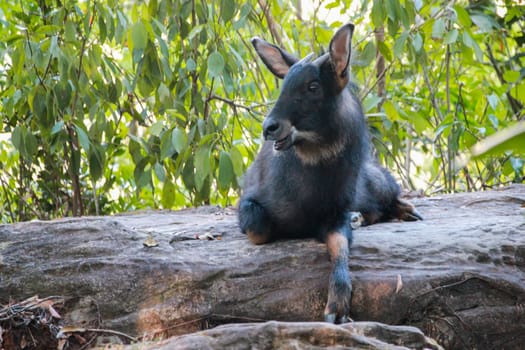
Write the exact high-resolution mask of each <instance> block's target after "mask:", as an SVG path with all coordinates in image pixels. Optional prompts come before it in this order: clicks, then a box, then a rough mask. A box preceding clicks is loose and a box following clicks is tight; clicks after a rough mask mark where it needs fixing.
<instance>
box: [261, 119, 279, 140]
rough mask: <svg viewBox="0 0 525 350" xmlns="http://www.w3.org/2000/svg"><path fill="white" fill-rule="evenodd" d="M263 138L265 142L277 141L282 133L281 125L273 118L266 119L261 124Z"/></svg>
mask: <svg viewBox="0 0 525 350" xmlns="http://www.w3.org/2000/svg"><path fill="white" fill-rule="evenodd" d="M262 126H263V136H264V139H265V140H269V141H275V140H278V139H279V137H280V134H281V132H282V129H283V127H282V125H281V123H279V122H278V121H277V120H275V119H273V118H266V119H265V120H264V122H263V125H262Z"/></svg>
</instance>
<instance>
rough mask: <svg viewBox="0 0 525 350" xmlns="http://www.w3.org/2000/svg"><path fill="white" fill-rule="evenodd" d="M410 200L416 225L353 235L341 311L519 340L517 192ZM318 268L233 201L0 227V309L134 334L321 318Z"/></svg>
mask: <svg viewBox="0 0 525 350" xmlns="http://www.w3.org/2000/svg"><path fill="white" fill-rule="evenodd" d="M413 202H414V203H415V204H416V206H417V209H418V211H419V212H420V213H421V214H422V215H423V216H424V217H425V220H424V221H420V222H391V223H383V224H377V225H373V226H369V227H362V228H359V229H358V230H356V231H355V239H354V245H353V247H352V249H351V260H350V269H351V272H352V275H353V278H354V283H353V286H354V292H353V299H352V311H351V316H352V317H353V319H354V320H356V321H362V320H366V321H378V322H382V323H386V324H391V325H412V326H416V327H419V328H420V329H422V330H423V332H424V333H425V334H426V335H427V336H430V337H432V338H434V339H436V340H437V341H438V342H439V343H440V344H442V345H443V346H444V347H446V348H451V349H463V348H480V349H481V348H506V349H518V348H520V347H521V346H522V344H524V343H525V311H524V310H525V307H524V305H525V263H524V261H525V253H524V252H525V234H524V233H525V216H524V210H525V209H524V208H523V205H524V203H525V186H523V185H515V186H511V187H508V188H505V189H502V190H499V191H487V192H478V193H463V194H454V195H443V196H439V197H429V198H416V199H414V200H413ZM206 235H207V236H211V237H220V238H221V239H213V240H208V239H206ZM148 237H149V238H150V239H149V240H148V242H150V241H151V240H153V242H155V243H157V244H158V245H156V246H151V247H147V246H145V245H144V244H143V243H144V242H145V241H146V240H147V239H148ZM196 237H200V238H201V239H196ZM150 245H151V244H150ZM329 271H330V263H329V261H328V254H327V252H326V248H325V247H324V245H323V244H320V243H319V242H316V241H315V240H289V241H278V242H274V243H271V244H267V245H262V246H254V245H251V244H250V243H249V242H248V241H247V239H246V238H245V237H244V236H243V235H242V234H241V233H240V232H239V230H238V227H237V223H236V213H235V210H233V209H219V208H212V207H203V208H197V209H190V210H182V211H177V212H172V211H151V212H138V213H132V214H128V215H117V216H110V217H84V218H66V219H62V220H54V221H49V222H40V221H33V222H26V223H18V224H13V225H2V226H0V303H4V304H6V303H7V302H8V301H10V300H15V301H19V300H23V299H25V298H27V297H30V296H33V295H36V294H38V295H39V296H40V297H46V296H50V295H61V296H64V297H65V298H66V300H67V301H66V304H65V306H64V308H63V310H60V312H61V313H62V316H63V322H64V324H65V325H71V326H78V327H93V328H107V329H114V330H119V331H122V332H125V333H128V334H130V335H136V336H142V335H144V334H156V335H164V336H172V335H180V334H187V333H190V332H195V331H199V330H203V329H207V328H210V327H213V326H217V325H221V324H225V323H232V322H235V323H239V322H241V323H245V322H253V321H269V320H278V321H294V322H295V321H302V322H304V321H319V320H322V318H323V308H324V304H325V301H326V293H327V285H328V273H329Z"/></svg>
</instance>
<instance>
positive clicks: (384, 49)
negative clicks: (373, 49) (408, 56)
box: [377, 41, 392, 62]
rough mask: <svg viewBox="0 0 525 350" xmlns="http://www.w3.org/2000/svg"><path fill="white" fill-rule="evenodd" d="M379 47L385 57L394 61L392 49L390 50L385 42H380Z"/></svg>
mask: <svg viewBox="0 0 525 350" xmlns="http://www.w3.org/2000/svg"><path fill="white" fill-rule="evenodd" d="M377 44H378V48H379V52H381V54H382V55H383V57H385V59H386V60H387V61H389V62H392V51H390V48H389V47H388V46H387V45H386V44H385V43H384V42H381V41H380V42H378V43H377Z"/></svg>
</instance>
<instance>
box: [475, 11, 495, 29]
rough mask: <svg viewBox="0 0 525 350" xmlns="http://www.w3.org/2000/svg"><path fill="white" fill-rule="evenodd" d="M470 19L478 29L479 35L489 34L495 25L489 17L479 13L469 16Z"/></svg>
mask: <svg viewBox="0 0 525 350" xmlns="http://www.w3.org/2000/svg"><path fill="white" fill-rule="evenodd" d="M470 19H471V20H472V22H474V24H475V25H476V26H477V27H478V28H479V33H489V32H491V31H492V28H493V26H496V25H497V24H496V23H495V22H493V21H492V19H491V18H490V17H488V16H487V15H484V14H481V13H477V14H473V15H471V16H470Z"/></svg>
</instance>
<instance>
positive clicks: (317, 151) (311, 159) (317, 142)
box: [292, 128, 345, 165]
mask: <svg viewBox="0 0 525 350" xmlns="http://www.w3.org/2000/svg"><path fill="white" fill-rule="evenodd" d="M292 140H293V142H294V144H295V143H296V142H298V141H301V143H300V145H295V146H294V149H295V153H296V154H297V156H298V157H299V159H300V160H301V161H302V162H303V164H305V165H316V164H319V163H320V162H322V161H326V160H330V159H333V158H335V157H337V156H338V155H339V154H340V153H341V152H342V150H343V148H344V147H345V142H344V139H342V140H334V141H335V142H333V143H330V144H327V145H326V144H323V143H322V140H321V139H320V137H319V135H318V134H317V133H315V132H312V131H299V130H297V129H295V128H294V129H293V132H292Z"/></svg>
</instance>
